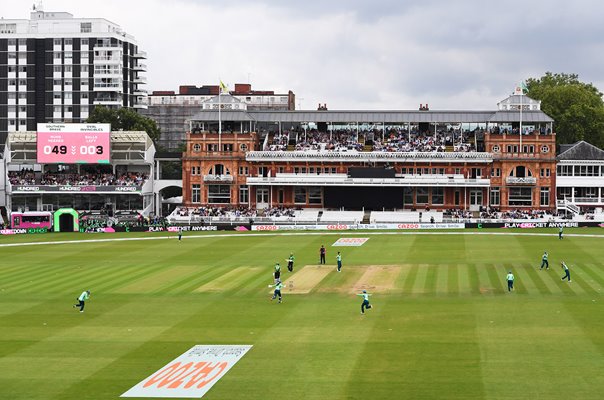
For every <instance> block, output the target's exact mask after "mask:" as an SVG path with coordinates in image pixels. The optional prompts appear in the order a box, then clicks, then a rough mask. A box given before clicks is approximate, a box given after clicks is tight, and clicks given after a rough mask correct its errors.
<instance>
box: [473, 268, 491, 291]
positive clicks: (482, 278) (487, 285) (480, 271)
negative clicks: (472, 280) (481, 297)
mask: <svg viewBox="0 0 604 400" xmlns="http://www.w3.org/2000/svg"><path fill="white" fill-rule="evenodd" d="M487 266H488V265H487V264H476V271H477V277H478V284H479V286H480V293H481V294H490V295H492V294H495V287H494V286H493V284H492V282H491V279H490V277H489V272H488V271H487Z"/></svg>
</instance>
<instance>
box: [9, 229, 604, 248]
mask: <svg viewBox="0 0 604 400" xmlns="http://www.w3.org/2000/svg"><path fill="white" fill-rule="evenodd" d="M336 235H339V236H344V235H356V236H362V235H373V236H375V235H486V236H488V235H491V236H509V235H511V236H552V237H558V234H557V233H530V232H421V231H413V232H407V231H406V232H367V231H364V232H349V231H338V232H281V233H219V234H208V235H187V236H183V239H206V238H216V237H243V238H245V237H251V236H254V237H259V236H336ZM564 236H565V237H592V238H604V235H594V234H576V233H575V234H572V233H571V234H566V233H565V234H564ZM175 238H176V236H159V237H137V238H114V239H85V240H57V241H48V242H23V243H2V244H0V247H21V246H44V245H55V244H75V243H78V244H81V243H105V242H120V241H129V240H133V241H138V240H168V239H175Z"/></svg>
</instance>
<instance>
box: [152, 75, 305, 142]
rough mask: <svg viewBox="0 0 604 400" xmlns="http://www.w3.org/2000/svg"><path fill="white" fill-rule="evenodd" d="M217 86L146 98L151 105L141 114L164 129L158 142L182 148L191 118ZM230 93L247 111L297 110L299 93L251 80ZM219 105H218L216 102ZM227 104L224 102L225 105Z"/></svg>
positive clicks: (207, 101) (209, 100)
mask: <svg viewBox="0 0 604 400" xmlns="http://www.w3.org/2000/svg"><path fill="white" fill-rule="evenodd" d="M218 92H219V87H218V85H203V86H201V87H197V86H180V87H179V89H178V93H176V92H174V91H153V92H152V93H151V94H149V96H148V98H147V104H148V107H147V108H146V109H145V110H141V114H143V115H145V116H147V117H149V118H151V119H153V120H154V121H155V122H156V123H157V126H158V127H159V129H160V130H161V132H162V134H161V139H160V140H159V142H158V143H159V145H160V146H161V147H162V148H165V149H171V150H175V149H178V148H181V147H182V145H183V144H184V142H185V132H187V131H188V130H189V128H190V127H189V122H188V121H189V120H190V119H191V118H192V117H193V116H194V115H196V114H197V113H198V112H199V111H201V110H202V109H203V108H204V107H206V106H207V105H208V104H210V102H211V99H212V98H214V97H215V96H217V95H218ZM229 93H230V94H231V95H232V96H233V97H234V98H235V99H237V100H238V101H239V102H241V103H244V104H245V105H246V108H247V109H248V110H265V111H270V110H284V111H288V110H289V111H292V110H295V109H296V105H295V101H296V96H295V95H294V93H293V92H292V91H291V90H289V91H288V92H287V93H282V94H279V93H275V91H273V90H253V89H252V85H250V84H248V83H236V84H235V88H234V90H230V91H229ZM216 106H218V105H216ZM226 106H227V105H224V107H226Z"/></svg>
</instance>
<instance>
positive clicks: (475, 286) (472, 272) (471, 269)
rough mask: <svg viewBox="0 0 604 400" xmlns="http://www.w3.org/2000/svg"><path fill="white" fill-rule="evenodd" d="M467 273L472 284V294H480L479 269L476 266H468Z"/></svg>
mask: <svg viewBox="0 0 604 400" xmlns="http://www.w3.org/2000/svg"><path fill="white" fill-rule="evenodd" d="M466 273H467V274H468V282H469V283H470V293H472V294H480V281H479V280H478V269H477V268H476V264H473V263H471V264H468V268H467V269H466Z"/></svg>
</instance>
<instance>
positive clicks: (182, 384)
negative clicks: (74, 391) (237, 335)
mask: <svg viewBox="0 0 604 400" xmlns="http://www.w3.org/2000/svg"><path fill="white" fill-rule="evenodd" d="M251 348H252V346H251V345H197V346H193V347H192V348H191V349H190V350H188V351H186V352H185V353H184V354H183V355H181V356H180V357H178V358H177V359H175V360H174V361H172V362H170V363H168V365H166V366H165V367H163V368H162V369H160V370H159V371H157V372H155V373H154V374H153V375H151V376H150V377H148V378H146V379H145V380H143V381H142V382H140V383H139V384H138V385H136V386H134V387H133V388H132V389H130V390H128V391H127V392H126V393H124V394H123V395H122V396H121V397H176V398H196V399H199V398H201V397H203V395H204V394H206V393H207V392H208V390H210V389H211V388H212V386H213V385H214V384H215V383H216V382H218V380H219V379H220V378H222V377H223V376H224V375H225V374H226V373H227V372H228V370H229V369H231V367H232V366H233V365H235V363H236V362H237V361H239V360H240V359H241V358H242V357H243V356H244V355H245V353H247V352H248V351H249V350H250V349H251Z"/></svg>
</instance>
